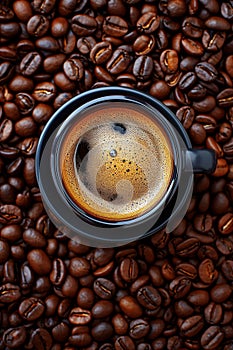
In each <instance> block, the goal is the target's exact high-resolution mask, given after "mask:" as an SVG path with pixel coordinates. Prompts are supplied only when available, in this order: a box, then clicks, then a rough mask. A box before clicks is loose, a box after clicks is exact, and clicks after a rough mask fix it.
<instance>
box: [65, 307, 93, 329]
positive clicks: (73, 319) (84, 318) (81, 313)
mask: <svg viewBox="0 0 233 350" xmlns="http://www.w3.org/2000/svg"><path fill="white" fill-rule="evenodd" d="M69 321H70V323H72V324H75V325H86V324H88V323H89V322H90V321H91V312H90V311H89V310H84V309H82V308H80V307H76V308H74V309H72V310H71V311H70V314H69Z"/></svg>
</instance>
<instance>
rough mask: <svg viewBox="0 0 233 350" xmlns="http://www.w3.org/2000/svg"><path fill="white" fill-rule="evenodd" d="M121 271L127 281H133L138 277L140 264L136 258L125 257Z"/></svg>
mask: <svg viewBox="0 0 233 350" xmlns="http://www.w3.org/2000/svg"><path fill="white" fill-rule="evenodd" d="M120 273H121V276H122V278H123V279H124V280H125V281H126V282H129V283H130V282H133V281H134V280H136V278H137V277H138V265H137V262H136V261H135V260H134V259H131V258H126V259H123V260H122V262H121V265H120Z"/></svg>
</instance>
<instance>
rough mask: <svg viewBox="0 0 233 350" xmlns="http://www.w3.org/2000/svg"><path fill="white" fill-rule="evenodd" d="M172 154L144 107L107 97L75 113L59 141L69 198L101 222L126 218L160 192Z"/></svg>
mask: <svg viewBox="0 0 233 350" xmlns="http://www.w3.org/2000/svg"><path fill="white" fill-rule="evenodd" d="M173 168H174V165H173V153H172V148H171V144H170V142H169V140H168V137H167V135H166V133H165V131H164V130H163V128H162V126H161V125H160V124H159V123H158V122H157V121H156V120H155V118H153V117H152V115H150V113H149V111H144V109H143V108H142V110H141V108H139V107H138V106H136V107H135V106H133V105H132V104H130V103H127V102H126V103H124V105H122V103H120V102H111V103H107V104H101V105H97V106H95V107H92V108H91V110H90V109H88V110H86V111H85V110H84V111H82V112H81V113H80V114H79V113H78V114H77V122H75V123H74V124H73V125H72V127H70V128H69V129H68V131H67V132H66V135H65V137H64V140H63V142H62V145H61V151H60V171H61V178H62V182H63V186H64V188H65V190H66V192H67V194H68V196H69V197H70V198H71V199H72V201H73V202H74V203H75V204H76V205H77V206H78V207H79V208H81V209H82V210H83V211H84V212H86V213H87V214H88V215H90V216H93V217H95V218H98V219H101V220H105V221H114V222H116V221H121V220H130V219H134V218H136V217H138V216H141V215H143V214H144V213H146V212H148V211H149V210H151V209H152V208H153V207H154V206H156V204H157V203H158V202H159V201H161V199H162V198H163V196H164V195H165V194H166V192H167V189H168V187H169V184H170V182H171V179H172V175H173Z"/></svg>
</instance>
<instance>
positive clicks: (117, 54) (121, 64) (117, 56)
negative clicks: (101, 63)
mask: <svg viewBox="0 0 233 350" xmlns="http://www.w3.org/2000/svg"><path fill="white" fill-rule="evenodd" d="M130 61H131V58H130V55H129V53H128V52H127V51H126V50H123V49H117V50H115V51H114V52H113V54H112V57H111V58H110V59H109V60H108V61H107V65H106V68H107V70H108V71H109V73H111V74H119V73H122V72H123V71H125V70H126V69H127V67H128V65H129V64H130Z"/></svg>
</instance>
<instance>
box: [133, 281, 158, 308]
mask: <svg viewBox="0 0 233 350" xmlns="http://www.w3.org/2000/svg"><path fill="white" fill-rule="evenodd" d="M137 299H138V301H139V303H140V304H141V305H142V306H144V307H146V308H147V309H149V310H155V309H156V308H157V307H158V306H160V304H161V302H162V299H161V296H160V294H159V292H158V291H157V290H156V289H155V288H154V287H151V286H145V287H142V288H140V289H139V290H138V292H137Z"/></svg>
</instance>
